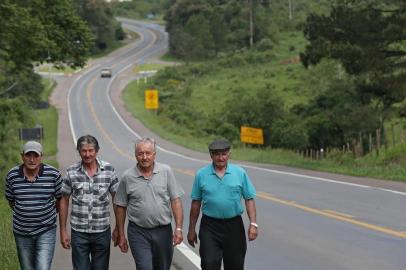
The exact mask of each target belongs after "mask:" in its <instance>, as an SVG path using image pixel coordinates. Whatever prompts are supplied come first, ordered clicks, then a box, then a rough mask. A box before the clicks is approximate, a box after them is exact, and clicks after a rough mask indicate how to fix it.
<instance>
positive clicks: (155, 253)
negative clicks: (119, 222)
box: [127, 221, 173, 270]
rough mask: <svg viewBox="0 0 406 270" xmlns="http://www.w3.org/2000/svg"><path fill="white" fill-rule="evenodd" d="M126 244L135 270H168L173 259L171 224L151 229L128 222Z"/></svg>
mask: <svg viewBox="0 0 406 270" xmlns="http://www.w3.org/2000/svg"><path fill="white" fill-rule="evenodd" d="M127 235H128V242H129V244H130V249H131V253H132V255H133V257H134V261H135V265H136V268H137V270H169V269H170V267H171V263H172V257H173V243H172V227H171V224H168V225H165V226H159V227H157V228H153V229H147V228H142V227H140V226H138V225H137V224H135V223H133V222H131V221H130V222H128V228H127Z"/></svg>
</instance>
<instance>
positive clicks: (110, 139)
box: [86, 29, 157, 160]
mask: <svg viewBox="0 0 406 270" xmlns="http://www.w3.org/2000/svg"><path fill="white" fill-rule="evenodd" d="M148 31H149V32H151V33H153V32H152V31H151V30H149V29H148ZM152 35H153V41H152V43H150V44H148V45H147V46H146V47H145V48H143V49H142V50H140V51H138V52H137V53H136V54H134V56H137V55H139V54H140V53H141V52H142V51H144V50H146V49H148V48H150V47H152V45H153V44H154V43H155V41H156V39H157V38H156V36H155V35H154V34H152ZM143 39H144V37H143V36H142V40H143ZM116 65H117V64H116ZM97 78H98V77H94V78H93V79H92V80H91V81H90V83H89V86H88V87H87V89H86V90H87V91H86V97H87V101H88V104H89V109H90V112H91V114H92V117H93V119H94V121H95V124H96V126H97V128H98V129H99V130H100V131H101V132H102V134H103V135H104V137H105V138H106V139H107V141H108V142H109V143H110V144H111V145H112V147H113V148H114V149H115V150H116V151H117V152H118V153H119V154H121V155H122V156H124V157H126V158H128V159H130V160H136V159H135V157H134V156H130V155H128V154H127V153H125V152H123V151H122V150H121V149H120V148H119V147H118V146H117V145H116V144H115V143H114V141H113V139H112V138H111V137H110V135H109V134H108V133H107V131H106V129H105V128H104V127H103V125H102V124H101V122H100V120H99V118H98V116H97V114H96V111H95V108H94V105H93V102H92V99H91V93H92V90H93V86H94V84H95V82H96V79H97Z"/></svg>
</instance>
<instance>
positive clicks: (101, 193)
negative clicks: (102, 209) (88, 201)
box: [94, 184, 109, 202]
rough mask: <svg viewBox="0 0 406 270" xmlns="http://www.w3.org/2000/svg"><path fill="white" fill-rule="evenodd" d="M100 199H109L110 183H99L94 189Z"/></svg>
mask: <svg viewBox="0 0 406 270" xmlns="http://www.w3.org/2000/svg"><path fill="white" fill-rule="evenodd" d="M94 195H96V196H97V197H98V199H99V201H103V202H104V201H109V184H98V185H97V186H96V188H95V190H94Z"/></svg>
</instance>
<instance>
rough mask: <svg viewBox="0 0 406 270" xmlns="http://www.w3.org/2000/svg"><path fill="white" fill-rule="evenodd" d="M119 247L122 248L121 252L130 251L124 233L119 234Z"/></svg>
mask: <svg viewBox="0 0 406 270" xmlns="http://www.w3.org/2000/svg"><path fill="white" fill-rule="evenodd" d="M118 247H119V248H120V250H121V252H123V253H127V252H128V243H127V239H126V238H125V236H124V235H120V236H118Z"/></svg>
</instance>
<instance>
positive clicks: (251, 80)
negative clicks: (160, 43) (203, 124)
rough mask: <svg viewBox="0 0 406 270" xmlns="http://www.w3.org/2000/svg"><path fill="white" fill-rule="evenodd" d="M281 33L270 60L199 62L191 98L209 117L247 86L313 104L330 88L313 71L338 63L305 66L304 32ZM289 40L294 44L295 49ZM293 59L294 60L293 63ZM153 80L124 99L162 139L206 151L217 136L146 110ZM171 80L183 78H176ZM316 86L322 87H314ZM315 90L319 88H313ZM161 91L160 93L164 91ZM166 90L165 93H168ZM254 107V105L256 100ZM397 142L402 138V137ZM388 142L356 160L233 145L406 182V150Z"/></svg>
mask: <svg viewBox="0 0 406 270" xmlns="http://www.w3.org/2000/svg"><path fill="white" fill-rule="evenodd" d="M282 35H283V38H282V39H281V41H280V42H279V43H278V44H277V45H276V46H275V49H274V51H273V53H274V56H273V57H272V59H271V61H269V62H267V63H262V64H261V63H253V64H245V65H241V66H238V67H236V68H227V67H220V66H219V65H218V64H216V62H215V61H214V62H206V63H194V64H197V69H199V70H201V71H203V72H201V73H200V74H199V75H197V76H189V77H186V79H187V84H188V85H187V87H189V88H191V89H192V90H193V91H192V94H191V97H190V98H188V99H187V102H188V103H189V104H190V105H191V107H192V108H194V110H196V111H198V112H199V113H201V114H202V115H209V114H210V113H213V111H215V110H216V108H223V107H224V106H227V102H226V101H227V98H228V97H229V96H230V95H231V94H232V92H233V91H236V90H241V89H242V90H243V91H242V92H243V93H244V92H246V93H250V94H254V93H255V92H256V91H258V90H259V89H260V88H263V87H266V88H270V89H272V91H273V92H272V93H273V94H275V95H278V96H279V97H281V99H282V100H283V101H284V102H285V106H286V107H288V108H289V107H291V106H293V105H295V104H300V103H306V102H308V100H309V99H310V98H311V97H312V96H314V95H315V93H314V92H312V91H321V90H319V89H322V88H323V87H327V86H328V82H327V81H315V79H313V78H320V77H316V76H313V75H314V74H317V73H323V74H336V71H337V65H336V64H335V63H334V62H328V61H326V62H322V63H321V64H320V65H319V66H318V67H315V68H313V69H310V70H306V69H305V68H304V67H303V66H302V65H301V64H300V63H298V62H297V55H298V53H299V51H300V50H302V49H303V48H304V46H305V42H304V39H303V37H302V36H301V33H298V32H292V33H284V34H282ZM289 44H295V45H294V47H292V46H290V45H289ZM165 59H169V60H170V61H174V60H175V61H176V60H177V59H173V58H172V57H171V56H166V57H165ZM292 59H293V61H291V60H292ZM295 59H296V60H295ZM286 60H289V61H288V62H287V61H286ZM290 61H291V62H290ZM188 66H191V67H192V68H194V67H193V64H191V65H188V64H185V68H182V70H187V69H188ZM189 68H190V67H189ZM184 79H185V77H184ZM153 83H154V82H153V79H152V81H150V82H148V83H147V84H144V83H142V82H138V83H137V82H133V83H131V84H129V85H128V87H127V88H126V90H125V91H124V93H123V100H124V101H125V104H126V106H127V108H128V110H129V111H130V112H132V113H133V115H134V116H135V117H136V118H138V119H139V120H140V121H142V122H143V123H144V125H146V126H147V127H148V128H150V129H151V130H153V131H154V132H156V133H157V134H158V135H159V136H160V137H162V138H165V139H167V140H170V141H173V142H174V143H176V144H179V145H182V146H185V147H188V148H191V149H194V150H197V151H201V152H206V149H207V143H208V142H209V141H210V140H211V139H212V138H211V137H208V136H202V137H199V136H198V135H196V134H195V135H192V134H193V132H192V131H191V130H187V129H185V128H183V127H182V126H179V125H177V124H176V123H175V122H174V121H172V120H171V119H169V118H167V117H166V116H165V115H164V114H160V115H156V114H155V113H153V112H151V111H148V110H146V109H145V108H144V90H145V89H147V88H149V87H150V85H153ZM168 83H174V84H178V83H184V82H182V81H171V82H168ZM314 85H317V86H319V87H314ZM310 86H312V87H310ZM312 88H314V89H315V90H311V89H312ZM157 90H158V91H161V89H157ZM161 93H162V94H164V92H163V91H161V92H160V94H161ZM251 106H253V105H252V104H251ZM397 128H398V127H397ZM396 134H399V132H397V133H396ZM405 134H406V133H405ZM389 135H390V134H389ZM396 140H397V142H399V135H397V137H396ZM237 144H238V143H237ZM389 146H390V147H389V148H388V149H387V150H385V149H381V151H380V155H379V156H376V154H375V152H373V153H370V154H369V155H367V156H364V157H362V158H357V159H354V158H353V157H352V154H351V153H340V152H334V153H332V155H331V156H329V157H328V158H326V159H323V160H321V161H314V160H311V159H309V158H304V157H302V156H300V155H298V154H295V153H293V152H291V151H288V150H280V149H259V148H251V147H242V144H238V145H236V146H235V147H234V148H233V151H232V158H234V159H236V160H247V161H253V162H259V163H268V164H278V165H286V166H292V167H299V168H306V169H313V170H320V171H326V172H333V173H340V174H347V175H354V176H366V177H373V178H381V179H391V180H398V181H406V161H405V159H406V158H405V154H404V153H406V150H405V151H403V152H402V151H399V149H403V148H402V146H401V145H399V144H397V145H396V146H393V145H392V144H389ZM393 152H396V154H393ZM391 155H392V156H394V157H396V158H398V159H399V161H395V162H388V161H387V160H388V159H389V158H388V157H389V156H391Z"/></svg>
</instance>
